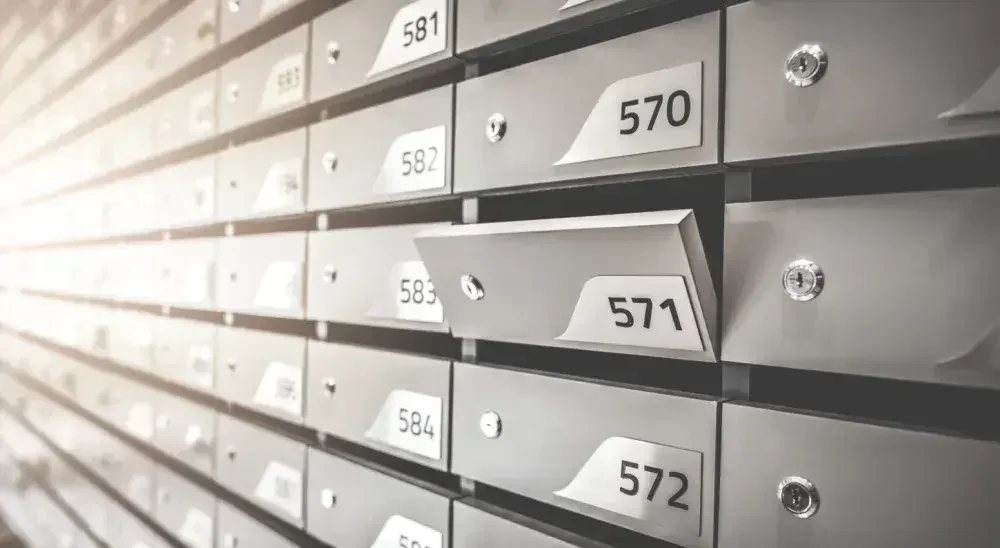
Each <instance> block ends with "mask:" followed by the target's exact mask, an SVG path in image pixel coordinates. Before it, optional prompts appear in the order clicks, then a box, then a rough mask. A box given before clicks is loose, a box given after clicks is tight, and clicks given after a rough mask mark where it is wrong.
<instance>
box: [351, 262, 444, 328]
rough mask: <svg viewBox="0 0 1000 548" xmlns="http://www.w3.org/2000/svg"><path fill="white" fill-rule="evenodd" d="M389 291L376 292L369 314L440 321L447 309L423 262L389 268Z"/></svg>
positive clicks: (429, 321) (412, 319) (407, 319)
mask: <svg viewBox="0 0 1000 548" xmlns="http://www.w3.org/2000/svg"><path fill="white" fill-rule="evenodd" d="M389 283H390V284H391V285H390V286H389V293H388V295H386V294H384V293H381V294H378V295H376V300H375V303H374V304H373V306H372V307H371V309H370V310H369V312H368V315H369V316H373V317H379V318H390V319H394V320H403V321H409V322H420V323H441V322H443V321H444V309H443V308H442V307H441V301H440V300H439V299H438V296H437V292H436V291H435V290H434V282H432V281H431V278H430V275H428V274H427V269H426V268H425V267H424V263H423V262H421V261H405V262H402V263H397V264H396V265H395V266H393V268H392V269H390V271H389Z"/></svg>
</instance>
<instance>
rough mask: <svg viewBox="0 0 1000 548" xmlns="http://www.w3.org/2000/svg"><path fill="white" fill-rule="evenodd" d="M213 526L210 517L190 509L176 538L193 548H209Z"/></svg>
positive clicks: (196, 509) (195, 509) (197, 510)
mask: <svg viewBox="0 0 1000 548" xmlns="http://www.w3.org/2000/svg"><path fill="white" fill-rule="evenodd" d="M214 530H215V526H214V524H213V522H212V517H211V516H209V515H208V514H206V513H205V512H203V511H201V510H199V509H198V508H190V509H188V511H187V514H186V515H185V516H184V522H183V523H182V524H181V527H180V530H179V531H178V532H177V536H179V537H180V538H181V539H183V540H185V541H187V543H189V544H190V545H191V546H194V547H195V548H211V546H212V534H213V532H214Z"/></svg>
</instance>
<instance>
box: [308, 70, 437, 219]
mask: <svg viewBox="0 0 1000 548" xmlns="http://www.w3.org/2000/svg"><path fill="white" fill-rule="evenodd" d="M453 100H454V86H450V85H449V86H444V87H441V88H437V89H433V90H431V91H426V92H423V93H418V94H415V95H411V96H408V97H404V98H402V99H397V100H395V101H391V102H389V103H385V104H381V105H377V106H374V107H370V108H367V109H364V110H360V111H358V112H353V113H350V114H347V115H344V116H338V117H336V118H334V119H332V120H329V121H326V122H322V123H319V124H316V125H314V126H311V127H310V128H309V181H310V185H309V193H308V194H309V197H308V208H309V209H310V210H314V211H315V210H321V209H335V208H342V207H351V206H358V205H364V204H375V203H383V202H393V201H401V200H409V199H415V198H423V197H427V196H435V195H440V194H447V193H448V192H450V190H451V165H452V161H451V158H452V155H451V151H452V129H453V127H452V126H453V124H452V119H453V118H452V115H453ZM331 159H332V160H334V161H335V162H336V163H335V164H332V165H331V164H330V161H331Z"/></svg>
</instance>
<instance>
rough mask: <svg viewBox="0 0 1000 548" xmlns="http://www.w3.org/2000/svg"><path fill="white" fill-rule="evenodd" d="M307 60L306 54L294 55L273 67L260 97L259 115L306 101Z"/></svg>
mask: <svg viewBox="0 0 1000 548" xmlns="http://www.w3.org/2000/svg"><path fill="white" fill-rule="evenodd" d="M305 60H306V56H305V54H304V53H302V52H299V53H293V54H292V55H289V56H288V57H285V58H284V59H282V60H280V61H278V62H277V63H275V64H274V66H273V67H271V72H270V74H268V78H267V83H266V84H265V85H264V92H263V93H262V94H261V96H260V104H259V105H258V107H257V112H258V113H265V112H270V111H274V110H277V109H281V108H285V107H287V106H289V105H293V104H296V103H299V102H301V101H303V100H304V99H305V89H306V86H305V70H306V66H305Z"/></svg>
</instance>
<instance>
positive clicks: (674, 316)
mask: <svg viewBox="0 0 1000 548" xmlns="http://www.w3.org/2000/svg"><path fill="white" fill-rule="evenodd" d="M557 339H558V340H567V341H577V342H589V343H597V344H609V345H622V346H636V347H644V348H663V349H669V350H691V351H696V352H697V351H702V350H704V348H705V347H704V345H703V343H702V340H701V332H700V329H699V327H698V323H697V320H696V319H695V314H694V308H693V307H692V304H691V297H690V294H689V293H688V289H687V282H686V280H685V279H684V277H683V276H598V277H596V278H591V279H590V280H587V282H586V283H585V284H584V286H583V289H582V290H581V291H580V298H579V299H578V300H577V303H576V307H575V308H574V309H573V315H572V316H571V317H570V320H569V326H568V327H567V328H566V331H565V332H563V334H562V335H560V336H559V337H557Z"/></svg>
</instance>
